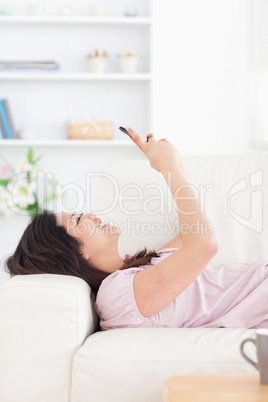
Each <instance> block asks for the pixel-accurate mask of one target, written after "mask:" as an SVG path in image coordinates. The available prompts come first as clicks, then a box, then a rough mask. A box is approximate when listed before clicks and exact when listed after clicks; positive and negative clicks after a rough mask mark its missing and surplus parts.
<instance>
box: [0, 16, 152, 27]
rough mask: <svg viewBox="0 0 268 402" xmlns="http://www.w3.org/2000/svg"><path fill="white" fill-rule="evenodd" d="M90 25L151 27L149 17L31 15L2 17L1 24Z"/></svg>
mask: <svg viewBox="0 0 268 402" xmlns="http://www.w3.org/2000/svg"><path fill="white" fill-rule="evenodd" d="M21 23H22V24H37V23H38V24H63V25H64V24H88V25H130V26H133V25H137V26H149V25H150V24H151V18H148V17H90V16H86V17H79V16H72V17H61V16H49V15H44V16H31V15H10V16H9V15H5V16H3V15H1V16H0V24H21Z"/></svg>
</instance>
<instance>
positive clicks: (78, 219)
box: [76, 213, 83, 225]
mask: <svg viewBox="0 0 268 402" xmlns="http://www.w3.org/2000/svg"><path fill="white" fill-rule="evenodd" d="M82 215H83V213H82V214H80V215H79V216H78V218H77V221H76V224H77V225H78V223H79V221H80V219H81V218H82Z"/></svg>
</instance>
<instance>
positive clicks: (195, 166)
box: [96, 153, 268, 265]
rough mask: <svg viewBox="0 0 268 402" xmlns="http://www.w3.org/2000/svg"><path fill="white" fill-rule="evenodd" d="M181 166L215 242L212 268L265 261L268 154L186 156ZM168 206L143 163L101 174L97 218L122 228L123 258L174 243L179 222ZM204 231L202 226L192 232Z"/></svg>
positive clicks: (161, 184) (164, 191) (160, 184)
mask: <svg viewBox="0 0 268 402" xmlns="http://www.w3.org/2000/svg"><path fill="white" fill-rule="evenodd" d="M183 161H184V167H185V170H186V171H187V173H188V174H189V176H190V177H191V180H192V182H193V184H194V188H195V190H196V191H197V194H198V195H199V198H200V199H201V202H202V204H203V206H204V208H205V210H206V212H207V214H208V216H209V217H210V219H211V222H212V223H213V227H214V230H215V232H216V234H217V237H218V240H219V245H220V251H219V252H218V254H217V256H215V257H214V259H213V260H212V262H211V263H212V265H219V264H221V263H225V262H229V261H232V262H250V261H262V260H265V259H268V250H267V245H268V202H267V201H268V154H267V153H250V154H241V155H209V156H188V157H184V158H183ZM172 204H173V202H172V199H171V197H170V192H169V189H168V187H167V185H166V183H165V181H164V179H163V177H162V175H161V173H159V172H156V171H155V170H153V169H152V168H151V167H150V165H149V163H148V161H147V160H146V161H145V160H133V161H123V162H118V163H115V164H113V165H110V166H108V167H107V168H106V169H104V171H103V176H102V178H101V180H100V182H99V189H98V197H97V208H96V212H97V214H99V215H100V216H101V217H102V219H105V218H108V219H110V220H111V221H112V222H114V223H116V224H118V225H119V226H120V227H121V228H122V234H121V236H120V240H119V250H120V252H121V254H123V253H134V252H135V251H136V250H137V249H139V248H143V247H144V246H145V245H146V246H147V247H149V248H156V249H157V248H158V247H161V246H162V245H163V244H165V242H166V241H168V240H170V239H171V238H172V237H174V236H175V234H176V230H178V225H176V223H178V222H176V220H177V213H176V210H175V208H174V205H172ZM174 223H175V226H174ZM172 229H173V230H172ZM206 229H207V228H205V227H202V222H199V226H198V227H193V228H192V230H206Z"/></svg>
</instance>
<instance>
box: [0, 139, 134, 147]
mask: <svg viewBox="0 0 268 402" xmlns="http://www.w3.org/2000/svg"><path fill="white" fill-rule="evenodd" d="M32 146H39V147H51V146H53V147H74V146H75V147H135V146H136V145H135V144H134V143H133V142H132V141H131V140H130V141H129V140H19V139H18V140H17V139H16V140H0V149H1V148H2V147H32Z"/></svg>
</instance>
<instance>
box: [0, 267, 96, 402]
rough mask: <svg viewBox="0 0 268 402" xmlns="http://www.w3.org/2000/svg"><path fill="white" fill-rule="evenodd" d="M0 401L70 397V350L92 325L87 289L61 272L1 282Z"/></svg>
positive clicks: (61, 401) (65, 401)
mask: <svg viewBox="0 0 268 402" xmlns="http://www.w3.org/2000/svg"><path fill="white" fill-rule="evenodd" d="M0 317H1V319H0V401H2V402H37V401H38V402H42V401H43V402H69V400H70V388H71V368H72V360H73V354H74V353H75V351H76V350H77V349H78V348H79V346H81V344H82V343H83V341H84V339H85V338H86V337H87V336H88V334H89V333H92V331H93V329H94V327H95V322H94V321H95V318H94V315H93V313H92V306H91V301H90V289H89V286H88V285H87V284H86V282H85V281H83V280H82V279H79V278H75V277H72V276H64V275H50V274H43V275H24V276H15V277H13V278H12V279H10V280H8V281H7V282H6V283H5V284H4V285H2V286H1V287H0Z"/></svg>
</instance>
